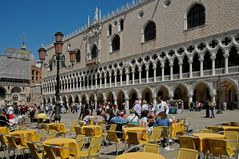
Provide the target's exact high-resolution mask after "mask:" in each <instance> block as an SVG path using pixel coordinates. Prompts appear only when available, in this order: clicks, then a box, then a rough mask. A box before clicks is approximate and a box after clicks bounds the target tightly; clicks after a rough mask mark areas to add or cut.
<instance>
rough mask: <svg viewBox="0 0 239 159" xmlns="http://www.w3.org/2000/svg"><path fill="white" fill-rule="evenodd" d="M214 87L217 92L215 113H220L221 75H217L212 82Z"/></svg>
mask: <svg viewBox="0 0 239 159" xmlns="http://www.w3.org/2000/svg"><path fill="white" fill-rule="evenodd" d="M213 85H214V87H215V88H216V92H217V105H218V106H217V108H218V110H217V114H222V109H221V103H220V96H221V76H218V78H217V80H216V81H214V82H213Z"/></svg>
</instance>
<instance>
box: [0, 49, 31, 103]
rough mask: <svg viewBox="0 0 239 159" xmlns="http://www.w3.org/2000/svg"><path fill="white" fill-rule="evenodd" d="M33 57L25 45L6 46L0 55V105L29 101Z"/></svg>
mask: <svg viewBox="0 0 239 159" xmlns="http://www.w3.org/2000/svg"><path fill="white" fill-rule="evenodd" d="M32 63H34V57H33V55H32V52H31V51H28V50H26V47H25V45H23V47H22V48H21V49H15V48H7V49H6V50H5V51H4V54H3V55H2V56H0V105H4V104H7V105H9V104H28V103H29V102H30V82H31V65H32Z"/></svg>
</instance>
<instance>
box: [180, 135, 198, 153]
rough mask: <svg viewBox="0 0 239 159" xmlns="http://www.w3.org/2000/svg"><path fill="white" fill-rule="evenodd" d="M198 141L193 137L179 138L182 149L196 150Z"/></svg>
mask: <svg viewBox="0 0 239 159" xmlns="http://www.w3.org/2000/svg"><path fill="white" fill-rule="evenodd" d="M196 139H197V138H194V137H192V136H179V137H178V140H179V145H180V148H186V149H193V150H196V146H195V140H196ZM198 141H199V139H198Z"/></svg>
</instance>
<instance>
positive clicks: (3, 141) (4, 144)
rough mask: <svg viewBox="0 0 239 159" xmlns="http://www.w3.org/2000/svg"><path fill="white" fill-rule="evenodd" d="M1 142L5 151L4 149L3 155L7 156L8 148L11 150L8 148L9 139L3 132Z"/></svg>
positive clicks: (0, 137)
mask: <svg viewBox="0 0 239 159" xmlns="http://www.w3.org/2000/svg"><path fill="white" fill-rule="evenodd" d="M0 142H1V147H2V148H3V151H4V154H3V157H6V152H7V150H9V148H8V142H7V139H6V137H5V136H4V135H3V134H0Z"/></svg>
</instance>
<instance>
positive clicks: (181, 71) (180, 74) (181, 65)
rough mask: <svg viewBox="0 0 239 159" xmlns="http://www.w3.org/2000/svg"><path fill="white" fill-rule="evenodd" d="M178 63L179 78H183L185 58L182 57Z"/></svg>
mask: <svg viewBox="0 0 239 159" xmlns="http://www.w3.org/2000/svg"><path fill="white" fill-rule="evenodd" d="M178 64H179V79H182V78H183V60H182V59H180V60H179V62H178Z"/></svg>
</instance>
